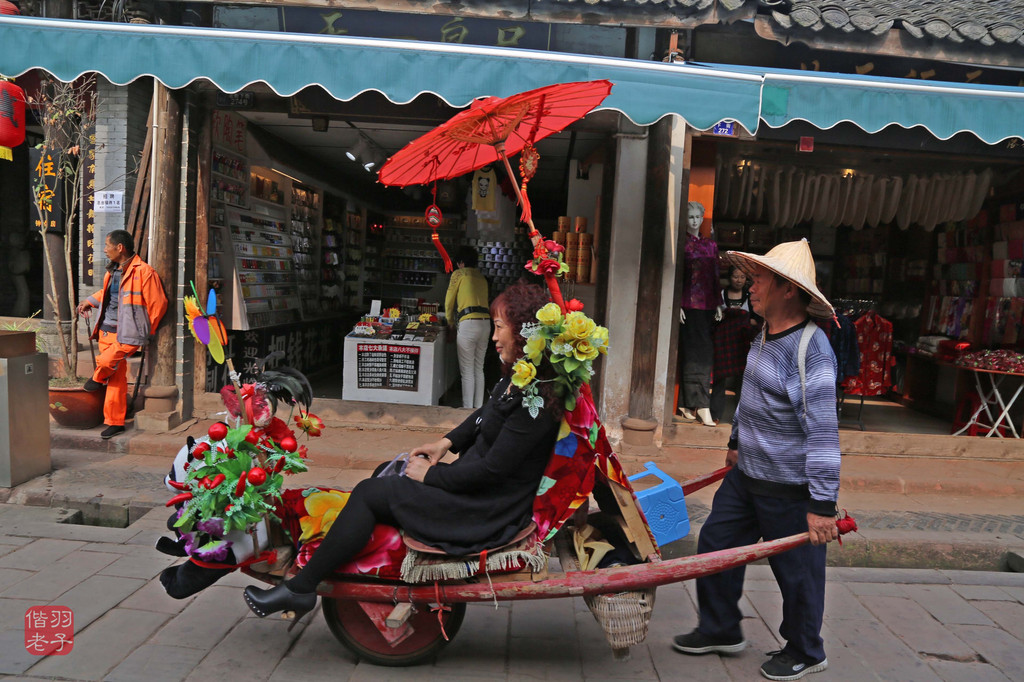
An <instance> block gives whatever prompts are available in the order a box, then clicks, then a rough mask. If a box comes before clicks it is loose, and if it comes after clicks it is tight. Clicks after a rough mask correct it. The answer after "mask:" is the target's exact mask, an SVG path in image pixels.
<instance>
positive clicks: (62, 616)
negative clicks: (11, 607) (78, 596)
mask: <svg viewBox="0 0 1024 682" xmlns="http://www.w3.org/2000/svg"><path fill="white" fill-rule="evenodd" d="M74 637H75V614H74V612H73V611H72V610H71V609H69V608H68V607H67V606H33V607H31V608H29V610H28V611H26V612H25V650H26V651H27V652H29V653H30V654H34V655H36V656H66V655H68V654H70V653H71V649H72V647H73V646H74V645H75V639H74Z"/></svg>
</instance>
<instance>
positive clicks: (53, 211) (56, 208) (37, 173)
mask: <svg viewBox="0 0 1024 682" xmlns="http://www.w3.org/2000/svg"><path fill="white" fill-rule="evenodd" d="M28 153H29V161H30V163H31V164H32V165H31V168H32V177H31V181H30V187H29V191H30V192H31V193H32V204H33V206H34V208H33V213H34V215H33V216H32V219H33V224H34V225H35V228H36V229H37V230H42V229H45V230H46V231H47V232H53V233H56V234H63V232H64V223H63V215H64V202H63V195H62V193H61V183H60V182H59V181H58V178H57V161H58V159H57V157H55V156H54V155H53V154H51V153H50V152H48V151H43V150H41V149H36V148H35V147H30V148H29V150H28ZM44 221H45V222H46V224H45V225H44V224H43V222H44Z"/></svg>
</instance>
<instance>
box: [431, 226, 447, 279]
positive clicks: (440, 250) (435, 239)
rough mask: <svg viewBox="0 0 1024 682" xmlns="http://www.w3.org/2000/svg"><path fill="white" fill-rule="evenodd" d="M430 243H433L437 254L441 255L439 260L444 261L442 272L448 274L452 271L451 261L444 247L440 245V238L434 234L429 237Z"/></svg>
mask: <svg viewBox="0 0 1024 682" xmlns="http://www.w3.org/2000/svg"><path fill="white" fill-rule="evenodd" d="M430 241H432V242H434V246H435V247H437V252H438V253H439V254H441V260H442V261H444V271H445V272H446V273H450V272H451V271H452V259H451V258H450V257H449V256H448V252H447V251H445V250H444V245H443V244H442V243H441V237H440V235H438V234H437V232H434V233H433V234H432V235H430Z"/></svg>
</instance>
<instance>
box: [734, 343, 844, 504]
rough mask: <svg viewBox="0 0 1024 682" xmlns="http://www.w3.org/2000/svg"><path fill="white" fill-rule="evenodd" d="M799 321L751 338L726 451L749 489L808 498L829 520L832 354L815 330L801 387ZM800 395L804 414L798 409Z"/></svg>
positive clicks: (834, 427)
mask: <svg viewBox="0 0 1024 682" xmlns="http://www.w3.org/2000/svg"><path fill="white" fill-rule="evenodd" d="M804 326H805V324H800V325H797V326H796V327H793V328H791V329H788V330H786V331H784V332H781V333H779V334H769V335H767V336H766V337H765V340H764V343H763V345H762V342H761V337H760V335H759V336H758V337H757V338H755V339H754V342H753V343H752V344H751V347H750V354H749V355H748V356H747V367H746V371H745V372H744V374H743V390H742V391H741V392H740V402H739V405H738V406H737V408H736V415H735V417H734V419H733V425H732V438H731V440H730V447H735V448H737V449H738V450H739V460H738V466H739V469H740V471H741V472H742V473H744V474H745V475H746V476H748V477H749V478H750V479H753V480H752V481H751V483H752V484H753V485H752V486H751V487H752V490H753V492H759V493H763V494H767V495H772V496H778V497H803V498H804V499H806V498H807V496H808V493H809V495H810V499H811V505H810V511H812V512H814V513H819V514H823V515H831V514H832V513H833V512H834V510H835V502H836V498H837V496H838V493H839V421H838V416H837V415H836V371H837V370H836V357H835V354H834V353H833V352H832V348H831V346H830V345H829V342H828V338H827V337H826V336H825V333H824V332H823V331H821V330H820V329H818V330H816V331H815V332H814V334H813V336H812V337H811V341H810V345H809V346H808V347H807V355H806V358H805V373H806V386H805V390H802V389H801V385H800V371H799V366H798V360H797V356H798V352H799V344H800V336H801V332H802V330H803V328H804ZM805 391H806V400H807V405H806V407H807V409H806V410H805V409H804V395H805Z"/></svg>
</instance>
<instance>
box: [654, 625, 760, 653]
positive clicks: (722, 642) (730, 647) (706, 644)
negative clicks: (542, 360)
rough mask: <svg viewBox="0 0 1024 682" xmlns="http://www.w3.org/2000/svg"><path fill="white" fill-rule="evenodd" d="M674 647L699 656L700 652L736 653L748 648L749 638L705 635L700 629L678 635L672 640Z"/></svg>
mask: <svg viewBox="0 0 1024 682" xmlns="http://www.w3.org/2000/svg"><path fill="white" fill-rule="evenodd" d="M672 648H673V649H675V650H676V651H681V652H682V653H684V654H690V655H691V656H697V655H700V654H712V653H717V654H736V653H739V652H741V651H743V650H744V649H746V648H747V640H745V639H743V638H742V637H740V638H739V639H723V638H721V637H711V636H709V635H705V634H704V633H703V632H701V631H700V630H694V631H693V632H691V633H689V634H685V635H676V636H675V638H674V639H673V640H672Z"/></svg>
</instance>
